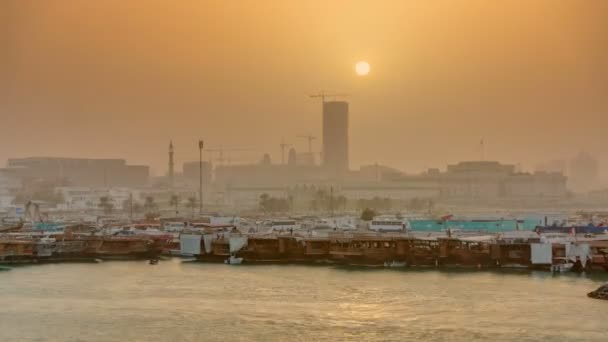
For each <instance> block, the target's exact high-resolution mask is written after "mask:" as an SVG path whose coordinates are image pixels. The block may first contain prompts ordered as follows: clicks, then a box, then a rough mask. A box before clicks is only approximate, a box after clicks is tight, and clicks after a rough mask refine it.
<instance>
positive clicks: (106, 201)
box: [97, 196, 114, 215]
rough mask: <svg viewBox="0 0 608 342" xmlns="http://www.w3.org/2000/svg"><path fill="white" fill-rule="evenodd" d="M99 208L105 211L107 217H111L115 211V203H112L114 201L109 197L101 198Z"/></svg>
mask: <svg viewBox="0 0 608 342" xmlns="http://www.w3.org/2000/svg"><path fill="white" fill-rule="evenodd" d="M97 206H98V207H99V208H101V209H103V213H104V214H106V215H110V214H111V213H112V209H114V203H112V199H111V198H110V197H109V196H102V197H100V198H99V204H98V205H97Z"/></svg>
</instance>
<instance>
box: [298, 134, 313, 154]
mask: <svg viewBox="0 0 608 342" xmlns="http://www.w3.org/2000/svg"><path fill="white" fill-rule="evenodd" d="M297 137H298V138H303V139H307V140H308V153H309V154H312V141H313V140H315V139H317V137H315V136H313V135H312V134H309V135H298V136H297Z"/></svg>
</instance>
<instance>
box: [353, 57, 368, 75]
mask: <svg viewBox="0 0 608 342" xmlns="http://www.w3.org/2000/svg"><path fill="white" fill-rule="evenodd" d="M369 69H370V67H369V63H367V62H366V61H360V62H357V64H355V72H356V73H357V75H359V76H365V75H367V74H369Z"/></svg>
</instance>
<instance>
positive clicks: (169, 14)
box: [0, 0, 608, 173]
mask: <svg viewBox="0 0 608 342" xmlns="http://www.w3.org/2000/svg"><path fill="white" fill-rule="evenodd" d="M0 22H1V23H2V24H1V26H0V44H1V45H0V49H1V51H0V91H1V92H0V96H1V98H0V100H1V101H0V118H1V124H0V161H2V160H5V159H6V158H9V157H24V156H32V155H49V156H75V157H76V156H82V157H124V158H127V159H128V160H129V161H130V162H132V163H136V164H139V163H141V164H150V165H152V167H153V168H154V170H155V172H156V173H163V172H165V169H166V148H167V145H168V141H169V139H173V140H174V143H175V145H176V159H177V163H178V165H181V162H183V161H185V160H190V159H197V156H198V151H197V146H196V140H197V139H198V138H199V137H202V138H204V139H205V141H206V143H207V146H210V147H211V146H219V145H223V146H230V147H247V148H252V149H253V150H252V151H250V152H242V153H234V154H233V155H232V158H233V160H234V162H238V161H247V160H254V159H258V157H259V156H260V155H261V154H262V153H263V152H266V151H267V152H270V153H271V154H272V156H273V159H274V160H275V161H279V160H280V148H279V144H280V141H281V138H282V137H284V138H285V141H286V142H289V143H293V144H294V145H295V147H296V148H297V149H299V150H302V151H304V150H305V149H306V146H307V145H306V141H305V140H304V139H298V138H296V137H295V136H296V135H302V134H308V133H312V134H313V135H316V136H320V132H321V125H320V124H321V117H320V108H321V105H320V103H319V101H318V100H317V99H311V98H308V96H307V95H308V94H311V93H314V92H317V91H319V90H320V89H327V90H334V91H339V92H347V93H350V94H352V96H351V97H350V98H348V101H350V103H351V106H350V108H351V113H350V115H351V117H350V123H351V127H350V136H351V167H358V165H360V164H362V163H373V162H376V161H377V162H379V163H386V164H390V165H394V166H396V167H399V168H401V169H405V170H408V171H419V170H421V169H423V168H424V167H443V166H444V165H445V164H446V163H448V162H455V161H458V160H464V159H479V158H480V149H479V141H480V139H481V137H484V138H485V142H486V156H487V159H497V160H501V161H505V162H514V163H518V162H520V163H522V165H523V166H524V167H526V168H528V169H531V168H533V166H534V165H535V164H536V163H537V162H540V161H545V160H549V159H555V158H560V157H567V156H571V155H574V154H576V153H577V152H578V151H580V150H586V151H588V152H590V153H592V154H594V155H595V156H596V157H598V158H599V159H601V161H602V163H603V164H602V165H603V167H604V168H605V169H608V152H606V146H607V141H608V1H604V0H596V1H593V0H587V1H575V0H572V1H566V0H564V1H553V0H547V1H533V0H521V1H517V0H511V1H484V0H479V1H465V0H462V1H433V0H430V1H406V0H398V1H379V0H375V1H329V0H325V1H311V0H306V1H304V0H303V1H289V0H276V1H274V0H258V1H221V0H218V1H204V0H200V1H135V0H133V1H125V0H116V1H108V0H104V1H54V0H45V1H35V0H31V1H27V0H2V1H0ZM358 60H366V61H368V62H369V63H370V64H371V67H372V72H371V73H370V74H369V75H368V76H366V77H359V76H356V74H355V73H354V63H355V62H356V61H358ZM315 146H316V149H319V148H320V141H318V140H317V141H315Z"/></svg>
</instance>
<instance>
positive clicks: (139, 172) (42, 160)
mask: <svg viewBox="0 0 608 342" xmlns="http://www.w3.org/2000/svg"><path fill="white" fill-rule="evenodd" d="M7 167H8V168H9V169H13V171H14V172H15V174H16V175H17V176H19V177H20V178H21V179H37V180H49V181H56V180H64V181H67V182H69V183H70V184H71V185H73V186H104V187H113V186H123V187H142V186H145V185H146V184H147V183H148V177H149V174H150V169H149V167H148V166H143V165H127V164H126V161H125V160H124V159H85V158H53V157H32V158H14V159H9V160H8V162H7Z"/></svg>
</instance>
